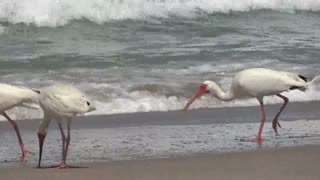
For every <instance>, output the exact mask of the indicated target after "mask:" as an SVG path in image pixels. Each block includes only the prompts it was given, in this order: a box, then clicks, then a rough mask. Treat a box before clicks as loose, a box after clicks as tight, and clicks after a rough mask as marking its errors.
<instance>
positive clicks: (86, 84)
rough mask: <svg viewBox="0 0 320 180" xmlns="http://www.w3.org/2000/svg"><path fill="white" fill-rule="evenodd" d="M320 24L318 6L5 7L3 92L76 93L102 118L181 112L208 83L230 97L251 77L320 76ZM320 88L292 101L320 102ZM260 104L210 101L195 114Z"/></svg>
mask: <svg viewBox="0 0 320 180" xmlns="http://www.w3.org/2000/svg"><path fill="white" fill-rule="evenodd" d="M319 19H320V1H318V0H304V1H302V0H290V1H289V0H242V1H233V0H225V1H220V0H210V1H209V0H121V1H120V0H119V1H116V0H113V1H112V0H109V1H104V0H92V1H86V0H70V1H59V0H58V1H57V0H0V82H4V83H12V84H17V85H24V86H29V87H33V88H41V87H44V86H46V85H49V84H52V83H55V82H60V83H72V84H74V85H75V86H77V87H79V88H81V89H82V90H83V91H85V92H86V93H87V94H89V95H90V96H92V98H93V99H94V101H95V103H96V105H97V109H98V110H97V111H96V112H93V114H111V113H126V112H141V111H168V110H176V109H181V108H183V106H184V104H185V103H186V102H187V100H188V98H189V97H190V96H191V95H192V93H193V92H194V91H195V90H196V89H197V88H198V86H199V84H200V83H201V82H202V81H204V80H207V79H210V80H214V81H216V82H217V83H218V84H220V85H221V86H222V87H223V89H227V88H228V87H229V84H230V82H231V80H232V77H233V76H234V75H235V73H236V72H238V71H240V70H243V69H246V68H253V67H265V68H272V69H276V70H283V71H293V72H297V73H300V74H303V75H304V76H307V77H308V78H309V79H312V78H314V77H315V76H317V75H319V74H320V72H319V69H320V63H319V62H320V60H319V57H320V51H319V50H320V21H319ZM314 82H315V83H313V84H312V86H311V87H312V88H311V89H310V90H309V91H308V92H306V93H303V92H299V91H292V92H290V93H285V94H286V95H287V96H288V97H289V98H290V100H291V101H311V100H319V99H320V93H319V92H318V89H319V87H318V86H317V84H318V83H316V82H317V81H314ZM266 102H267V103H279V102H281V100H280V99H277V98H276V97H270V98H267V99H266ZM257 104H258V103H257V102H256V100H254V99H250V100H242V101H232V102H228V103H226V102H220V101H218V100H216V99H215V98H213V97H210V96H206V97H203V98H201V99H200V100H199V101H197V102H196V103H195V104H194V105H193V108H199V107H223V106H249V105H257ZM18 111H19V112H18ZM12 112H13V113H12V116H13V117H14V116H16V117H14V118H18V119H24V118H34V117H40V116H41V113H40V112H37V111H30V110H20V109H19V110H13V111H12Z"/></svg>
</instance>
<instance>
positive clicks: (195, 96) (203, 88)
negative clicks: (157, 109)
mask: <svg viewBox="0 0 320 180" xmlns="http://www.w3.org/2000/svg"><path fill="white" fill-rule="evenodd" d="M205 93H209V91H208V90H207V88H206V86H203V85H201V86H200V88H199V90H198V91H197V92H195V93H194V94H193V95H192V97H191V98H190V100H189V102H188V103H187V104H186V105H185V106H184V108H183V112H184V113H185V112H187V110H188V108H189V106H190V105H191V104H192V103H193V102H194V101H195V100H196V99H197V98H198V97H200V96H202V95H203V94H205Z"/></svg>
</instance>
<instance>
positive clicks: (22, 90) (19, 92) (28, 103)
mask: <svg viewBox="0 0 320 180" xmlns="http://www.w3.org/2000/svg"><path fill="white" fill-rule="evenodd" d="M38 97H39V94H38V93H37V92H36V91H34V90H32V89H29V88H26V87H22V86H15V85H10V84H4V83H0V111H1V112H4V111H6V110H9V109H11V108H13V107H15V106H24V107H28V108H37V106H36V105H35V104H34V103H37V102H38Z"/></svg>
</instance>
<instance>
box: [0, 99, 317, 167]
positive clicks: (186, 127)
mask: <svg viewBox="0 0 320 180" xmlns="http://www.w3.org/2000/svg"><path fill="white" fill-rule="evenodd" d="M319 105H320V102H307V103H306V102H304V103H291V104H289V105H288V109H287V110H286V111H285V112H283V115H282V116H281V119H280V123H281V125H282V128H281V129H279V133H280V136H279V137H276V136H275V135H274V132H273V129H272V127H271V122H270V120H271V118H273V116H274V114H275V113H276V112H277V111H278V109H279V108H280V106H281V105H280V104H275V105H268V106H267V107H266V111H267V115H268V116H267V122H266V126H265V128H264V132H263V137H264V138H265V141H264V143H263V144H262V147H261V148H262V149H273V148H277V147H299V146H305V145H307V146H308V145H319V144H320V134H319V130H318V128H317V127H320V120H319V117H320V113H319V111H318V107H319ZM259 123H260V112H259V108H258V107H230V108H216V109H197V110H192V111H189V112H188V114H187V116H186V118H185V119H183V118H181V112H180V111H172V112H146V113H131V114H116V115H101V116H84V117H79V118H78V119H77V120H75V121H74V123H72V126H71V128H72V130H71V139H72V140H71V146H70V154H69V156H68V159H69V160H70V161H69V162H71V163H78V162H87V163H89V162H112V161H119V160H135V159H157V158H170V157H190V156H193V155H199V154H207V153H209V154H226V153H234V152H252V151H256V150H257V146H256V144H254V143H252V142H250V139H251V138H253V137H255V136H256V133H257V130H258V127H259ZM18 125H19V127H20V130H21V134H22V138H23V140H24V144H25V146H26V148H27V149H28V150H30V151H32V152H35V153H36V155H35V156H29V158H28V161H29V163H30V164H36V162H37V152H38V139H37V136H36V129H37V127H38V125H39V120H23V121H18ZM0 136H1V139H0V144H1V146H0V154H1V156H0V168H2V167H19V164H18V162H17V160H18V159H19V157H20V149H19V148H18V144H17V138H16V136H15V134H14V131H13V129H12V127H11V125H10V124H9V123H8V122H5V121H3V122H0ZM44 146H45V147H44V156H43V163H44V165H49V164H53V163H58V162H59V160H60V157H61V141H60V132H59V130H58V128H57V125H56V123H55V122H54V121H53V122H52V123H51V125H50V127H49V130H48V136H47V138H46V142H45V145H44ZM261 148H258V149H261Z"/></svg>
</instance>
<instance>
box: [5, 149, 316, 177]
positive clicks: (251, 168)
mask: <svg viewBox="0 0 320 180" xmlns="http://www.w3.org/2000/svg"><path fill="white" fill-rule="evenodd" d="M319 154H320V147H319V146H306V147H292V148H282V149H273V150H268V151H255V152H242V153H231V154H220V155H203V156H197V157H189V158H178V159H158V160H133V161H119V162H110V163H93V164H83V165H85V166H88V168H81V169H65V170H57V169H36V168H32V167H22V168H2V169H0V175H1V180H21V179H23V180H46V179H48V180H49V179H50V180H82V179H83V180H87V179H97V180H99V179H103V180H105V179H112V180H163V179H166V180H171V179H172V180H204V179H208V180H209V179H210V180H212V179H219V180H223V179H226V180H230V179H238V180H257V179H259V180H264V179H266V180H270V179H281V180H302V179H303V180H318V179H320V171H319V167H320V156H319Z"/></svg>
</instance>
